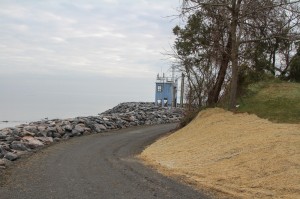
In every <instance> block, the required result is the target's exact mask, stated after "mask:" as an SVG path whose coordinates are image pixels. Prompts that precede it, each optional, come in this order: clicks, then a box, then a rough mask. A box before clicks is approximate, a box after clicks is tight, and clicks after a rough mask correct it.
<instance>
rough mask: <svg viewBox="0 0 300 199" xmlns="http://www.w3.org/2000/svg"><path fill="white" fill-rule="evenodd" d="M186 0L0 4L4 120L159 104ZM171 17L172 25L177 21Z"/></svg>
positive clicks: (0, 0) (14, 0)
mask: <svg viewBox="0 0 300 199" xmlns="http://www.w3.org/2000/svg"><path fill="white" fill-rule="evenodd" d="M179 5H180V0H42V1H39V0H0V93H1V97H0V120H38V119H41V118H43V117H50V118H54V117H59V118H64V117H75V116H79V115H95V114H97V113H99V112H102V111H104V110H106V109H107V108H111V107H112V106H114V105H116V104H118V103H120V102H124V101H154V82H155V76H156V74H157V73H158V72H161V69H163V71H167V70H168V68H169V67H170V65H171V64H170V61H169V60H168V59H167V57H165V56H164V55H162V53H164V52H165V51H166V50H170V45H172V42H173V39H174V36H173V35H172V28H173V27H174V26H175V25H176V24H177V23H178V19H175V20H174V17H168V16H172V15H176V14H177V9H178V7H179ZM172 19H173V20H172Z"/></svg>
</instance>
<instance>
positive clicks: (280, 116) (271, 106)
mask: <svg viewBox="0 0 300 199" xmlns="http://www.w3.org/2000/svg"><path fill="white" fill-rule="evenodd" d="M239 105H240V106H239V107H238V109H237V111H238V112H248V113H253V114H256V115H257V116H259V117H261V118H266V119H269V120H270V121H273V122H281V123H300V84H299V83H289V82H259V83H255V84H252V85H250V86H249V87H248V90H247V92H246V94H245V95H244V96H243V97H241V98H240V99H239Z"/></svg>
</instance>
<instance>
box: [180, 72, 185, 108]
mask: <svg viewBox="0 0 300 199" xmlns="http://www.w3.org/2000/svg"><path fill="white" fill-rule="evenodd" d="M184 77H185V75H184V74H183V73H181V88H180V106H181V108H183V94H184Z"/></svg>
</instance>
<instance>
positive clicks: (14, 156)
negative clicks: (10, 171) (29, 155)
mask: <svg viewBox="0 0 300 199" xmlns="http://www.w3.org/2000/svg"><path fill="white" fill-rule="evenodd" d="M4 158H5V159H7V160H10V161H14V160H16V159H18V158H19V156H18V155H17V154H14V153H11V152H8V153H6V154H5V155H4Z"/></svg>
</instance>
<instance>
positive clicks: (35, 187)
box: [0, 124, 207, 199]
mask: <svg viewBox="0 0 300 199" xmlns="http://www.w3.org/2000/svg"><path fill="white" fill-rule="evenodd" d="M174 127H175V124H166V125H158V126H149V127H135V128H128V129H124V130H120V131H117V132H111V133H105V134H95V135H90V136H84V137H79V138H76V139H72V140H68V141H67V142H61V143H58V144H55V145H53V146H51V147H48V148H45V149H43V150H41V151H39V152H37V153H35V154H34V155H32V156H30V157H28V158H23V159H21V160H19V162H18V163H17V164H15V165H13V166H12V167H10V168H9V169H8V170H7V171H6V173H5V175H2V177H1V186H0V198H1V199H16V198H22V199H26V198H28V199H35V198H37V199H47V198H57V199H67V198H72V199H77V198H80V199H85V198H97V199H98V198H105V199H110V198H126V199H133V198H138V199H147V198H172V199H176V198H182V199H188V198H207V197H206V196H204V195H203V194H201V193H199V192H197V191H195V190H193V189H192V188H190V187H189V186H186V185H182V184H180V183H178V182H176V181H174V180H172V179H169V178H167V177H164V176H162V175H160V174H158V173H157V172H155V171H153V170H152V169H150V168H147V167H145V166H143V164H141V162H140V161H139V160H137V159H136V158H135V157H134V156H135V155H136V154H138V153H140V152H141V151H142V150H143V148H144V147H145V146H146V145H148V144H150V143H151V142H153V141H154V140H155V139H157V138H158V137H160V136H162V135H163V134H165V133H167V132H169V131H170V130H171V129H173V128H174Z"/></svg>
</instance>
